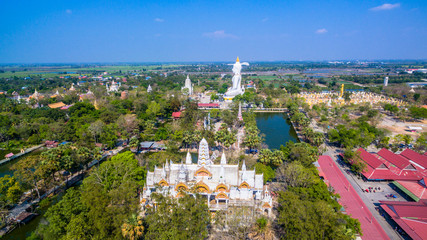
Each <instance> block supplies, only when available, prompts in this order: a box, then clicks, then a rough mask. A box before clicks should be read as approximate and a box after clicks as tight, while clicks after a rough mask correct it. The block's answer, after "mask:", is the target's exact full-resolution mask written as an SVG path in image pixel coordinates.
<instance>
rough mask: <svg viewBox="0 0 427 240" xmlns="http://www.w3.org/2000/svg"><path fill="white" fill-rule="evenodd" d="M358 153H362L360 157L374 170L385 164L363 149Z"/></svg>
mask: <svg viewBox="0 0 427 240" xmlns="http://www.w3.org/2000/svg"><path fill="white" fill-rule="evenodd" d="M357 151H358V152H359V153H360V157H361V158H362V160H363V161H364V162H366V164H368V165H369V166H371V167H372V168H379V167H380V166H381V165H383V164H384V163H383V162H381V160H379V159H378V158H377V157H375V156H374V155H372V154H370V153H368V152H367V151H366V150H365V149H363V148H359V149H358V150H357ZM381 168H385V166H381Z"/></svg>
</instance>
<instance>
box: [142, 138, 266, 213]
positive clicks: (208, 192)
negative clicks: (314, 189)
mask: <svg viewBox="0 0 427 240" xmlns="http://www.w3.org/2000/svg"><path fill="white" fill-rule="evenodd" d="M213 160H214V159H212V156H210V154H209V146H208V143H207V141H206V140H205V139H202V141H201V142H200V144H199V152H198V161H197V163H192V162H191V155H190V152H187V157H186V160H185V163H184V162H181V163H173V162H172V161H168V160H167V161H166V164H165V165H163V166H162V167H161V168H160V167H157V166H156V167H155V168H154V171H152V172H150V171H148V172H147V179H146V184H145V186H144V190H143V193H142V194H141V206H142V207H143V208H144V207H146V206H152V205H153V200H152V199H151V197H150V196H151V194H152V193H153V192H156V193H161V194H163V195H165V196H170V197H175V198H176V197H180V196H182V193H183V192H186V193H188V194H191V195H193V194H196V193H198V194H201V195H203V196H205V197H206V200H207V203H208V206H209V209H210V210H211V211H212V212H215V211H218V210H226V209H228V208H229V207H238V206H253V207H254V208H255V209H256V210H259V211H260V212H265V211H267V212H268V214H271V207H272V205H273V204H272V198H271V196H270V193H269V191H268V189H267V187H266V186H264V181H263V175H262V174H256V173H255V170H248V169H246V164H245V162H243V164H242V167H241V168H239V165H238V164H227V159H226V157H225V154H224V153H222V156H221V161H220V164H214V163H213ZM159 183H160V184H159Z"/></svg>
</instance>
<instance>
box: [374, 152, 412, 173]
mask: <svg viewBox="0 0 427 240" xmlns="http://www.w3.org/2000/svg"><path fill="white" fill-rule="evenodd" d="M378 155H380V156H381V157H383V158H384V159H385V160H387V161H388V162H390V163H392V164H393V165H395V166H396V167H398V168H400V169H405V168H406V167H408V165H410V164H411V163H410V162H409V161H408V159H406V158H404V157H402V156H400V155H397V154H394V153H393V152H391V151H390V150H388V149H386V148H383V149H381V150H380V151H379V152H378Z"/></svg>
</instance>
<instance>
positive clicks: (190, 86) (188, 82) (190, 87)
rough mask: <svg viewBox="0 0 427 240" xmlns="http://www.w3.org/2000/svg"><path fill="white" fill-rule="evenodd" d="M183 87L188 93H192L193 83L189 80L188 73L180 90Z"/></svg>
mask: <svg viewBox="0 0 427 240" xmlns="http://www.w3.org/2000/svg"><path fill="white" fill-rule="evenodd" d="M185 88H187V89H188V95H193V85H192V84H191V80H190V77H189V76H188V75H187V79H185V85H184V87H182V88H181V90H184V89H185Z"/></svg>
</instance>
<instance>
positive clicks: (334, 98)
mask: <svg viewBox="0 0 427 240" xmlns="http://www.w3.org/2000/svg"><path fill="white" fill-rule="evenodd" d="M342 95H343V89H341V92H340V94H339V95H337V93H333V92H323V93H307V92H303V93H299V94H298V95H297V97H299V98H304V100H305V102H306V103H307V104H308V105H310V106H312V105H314V104H321V103H326V104H327V105H328V106H331V103H335V104H339V105H344V104H352V103H353V104H360V103H370V104H371V105H372V104H379V103H390V104H395V105H397V106H401V105H404V102H403V101H402V100H398V99H395V98H392V97H386V96H384V95H380V94H376V93H370V92H354V93H352V94H351V95H350V101H349V102H346V101H345V100H344V98H343V97H342Z"/></svg>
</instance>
